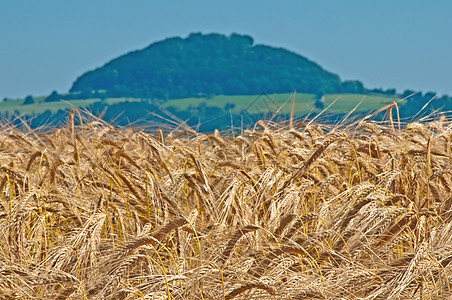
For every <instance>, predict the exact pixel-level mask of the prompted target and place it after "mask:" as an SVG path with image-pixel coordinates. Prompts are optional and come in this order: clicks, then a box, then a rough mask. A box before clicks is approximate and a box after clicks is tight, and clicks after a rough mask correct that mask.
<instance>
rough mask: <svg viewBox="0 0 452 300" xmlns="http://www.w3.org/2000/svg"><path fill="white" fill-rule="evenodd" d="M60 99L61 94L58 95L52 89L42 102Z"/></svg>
mask: <svg viewBox="0 0 452 300" xmlns="http://www.w3.org/2000/svg"><path fill="white" fill-rule="evenodd" d="M60 100H61V95H59V94H58V92H57V91H53V92H52V93H51V94H50V95H49V96H48V97H47V98H45V99H44V102H55V101H60Z"/></svg>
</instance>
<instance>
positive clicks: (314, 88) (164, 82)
mask: <svg viewBox="0 0 452 300" xmlns="http://www.w3.org/2000/svg"><path fill="white" fill-rule="evenodd" d="M86 90H89V91H97V90H105V91H106V93H107V95H108V96H109V97H124V96H125V97H139V98H158V99H174V98H185V97H199V95H210V96H212V95H219V94H224V95H240V94H244V95H247V94H248V95H252V94H260V93H262V92H266V93H288V92H293V91H294V90H297V91H299V92H305V93H315V94H319V95H323V94H324V93H340V92H343V91H346V92H349V93H354V92H356V93H359V92H362V91H363V90H364V87H363V85H362V83H361V82H359V81H346V82H341V80H340V78H339V76H337V75H336V74H333V73H331V72H328V71H326V70H324V69H323V68H322V67H321V66H319V65H318V64H316V63H315V62H312V61H310V60H308V59H307V58H305V57H303V56H301V55H298V54H296V53H293V52H290V51H287V50H285V49H282V48H274V47H269V46H264V45H255V44H254V41H253V38H252V37H250V36H246V35H239V34H232V35H230V36H225V35H220V34H207V35H204V34H201V33H193V34H190V35H189V36H188V37H187V38H185V39H182V38H170V39H166V40H164V41H161V42H157V43H153V44H151V45H150V46H148V47H147V48H145V49H142V50H138V51H133V52H130V53H128V54H125V55H123V56H120V57H118V58H116V59H113V60H112V61H110V62H108V63H107V64H105V65H104V66H103V67H100V68H97V69H95V70H92V71H89V72H86V73H85V74H83V75H82V76H80V77H79V78H77V80H76V81H75V82H74V84H73V86H72V88H71V90H70V91H71V92H82V91H86Z"/></svg>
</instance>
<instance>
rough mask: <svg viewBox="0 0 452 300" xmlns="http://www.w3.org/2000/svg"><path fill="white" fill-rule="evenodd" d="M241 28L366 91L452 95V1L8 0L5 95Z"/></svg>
mask: <svg viewBox="0 0 452 300" xmlns="http://www.w3.org/2000/svg"><path fill="white" fill-rule="evenodd" d="M191 32H203V33H211V32H217V33H223V34H230V33H232V32H237V33H241V34H248V35H251V36H252V37H253V38H254V40H255V42H256V43H259V44H266V45H270V46H276V47H283V48H286V49H289V50H291V51H294V52H297V53H299V54H301V55H304V56H306V57H307V58H309V59H311V60H313V61H315V62H317V63H319V64H320V65H321V66H323V67H324V68H325V69H327V70H329V71H331V72H334V73H336V74H338V75H339V76H340V77H341V78H342V79H358V80H361V81H362V82H363V83H364V84H365V86H366V87H369V88H374V87H383V88H396V89H397V90H398V91H403V90H405V89H414V90H422V91H424V92H426V91H430V90H432V91H435V92H439V93H440V94H444V93H447V94H452V1H451V0H435V1H420V0H404V1H402V0H392V1H389V0H379V1H366V0H356V1H351V0H342V1H339V0H336V1H331V0H330V1H328V0H316V1H304V0H291V1H284V0H281V1H263V0H260V1H255V0H228V1H221V2H220V1H213V0H196V1H187V0H180V1H176V0H166V1H163V0H162V1H151V0H147V1H145V0H128V1H119V0H108V1H107V0H89V1H88V0H78V1H62V0H40V1H33V0H28V1H25V0H1V1H0V97H1V98H3V97H9V98H14V97H24V96H26V95H28V94H32V95H46V94H49V93H50V92H51V91H52V90H57V91H59V92H67V91H68V89H69V88H70V86H71V85H72V83H73V82H74V80H75V79H76V78H77V77H78V76H80V75H81V74H82V73H84V72H85V71H87V70H91V69H94V68H96V67H99V66H101V65H103V64H105V63H106V62H108V61H109V60H111V59H113V58H115V57H117V56H119V55H121V54H125V53H126V52H129V51H132V50H136V49H141V48H144V47H146V46H148V45H149V44H151V43H152V42H155V41H159V40H162V39H165V38H167V37H174V36H180V37H186V36H187V35H188V34H189V33H191Z"/></svg>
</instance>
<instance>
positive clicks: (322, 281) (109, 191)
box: [0, 107, 452, 299]
mask: <svg viewBox="0 0 452 300" xmlns="http://www.w3.org/2000/svg"><path fill="white" fill-rule="evenodd" d="M388 109H389V110H390V109H391V107H389V108H388ZM74 118H77V114H76V113H75V114H74V112H72V113H71V114H70V117H69V120H68V124H67V126H66V127H63V128H59V129H55V130H53V131H49V132H48V133H45V134H42V133H38V132H37V131H32V130H26V129H22V130H17V129H14V128H11V127H9V126H7V125H5V126H4V127H3V128H2V129H1V130H0V139H1V146H0V175H1V176H0V191H1V197H0V232H1V234H0V298H1V299H357V298H365V299H450V297H452V193H451V188H452V180H451V176H452V148H451V141H452V122H451V121H450V120H449V119H447V118H446V117H445V116H438V117H435V118H432V119H431V120H430V121H428V122H414V123H408V124H407V123H404V124H400V123H399V122H398V120H397V118H394V120H393V117H392V115H391V114H389V118H387V119H386V121H384V122H383V121H382V122H373V121H372V118H365V119H362V120H359V121H356V122H350V123H348V124H342V125H341V124H339V125H336V126H330V125H326V124H321V123H316V122H311V123H305V122H301V123H297V124H294V125H293V126H289V125H288V124H274V123H265V122H263V121H259V122H258V123H257V124H256V126H255V127H254V129H252V130H245V131H243V132H242V133H240V134H239V135H235V136H232V135H231V136H226V135H225V134H224V133H220V132H218V131H216V132H215V133H213V134H211V135H206V134H201V133H196V132H193V131H172V132H170V133H168V134H166V133H165V134H164V133H162V132H161V131H159V132H158V133H157V134H150V133H147V132H146V131H142V130H133V129H130V128H124V129H115V128H114V127H112V126H110V125H108V124H105V123H103V122H101V121H99V120H96V119H93V118H91V119H89V118H88V119H85V120H84V123H83V124H82V125H77V126H75V125H74Z"/></svg>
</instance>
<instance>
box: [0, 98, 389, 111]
mask: <svg viewBox="0 0 452 300" xmlns="http://www.w3.org/2000/svg"><path fill="white" fill-rule="evenodd" d="M44 99H45V97H36V98H35V103H34V104H30V105H22V103H23V101H24V99H17V100H8V101H3V102H0V113H5V112H9V113H14V112H18V113H20V114H39V113H42V112H44V111H46V110H50V111H51V112H56V111H58V110H60V109H71V108H74V107H77V108H84V107H87V106H89V105H90V104H93V103H95V102H99V101H101V100H100V99H99V98H91V99H80V100H67V101H59V102H44ZM293 99H295V100H294V113H295V114H306V113H309V112H310V111H313V110H314V111H319V109H318V108H317V109H316V108H315V107H314V103H315V101H316V98H315V95H314V94H305V93H296V94H294V93H285V94H270V95H236V96H225V95H218V96H214V97H212V98H184V99H172V100H168V101H166V102H163V104H162V106H163V107H165V108H171V107H172V108H176V109H178V110H190V109H191V108H196V107H198V106H200V105H205V106H211V107H217V108H220V109H226V110H228V111H231V112H232V113H239V112H240V111H242V110H246V111H247V112H248V113H251V114H255V113H268V112H272V113H274V112H280V113H289V112H290V110H291V106H292V101H293ZM321 100H322V102H323V103H324V107H327V106H329V105H330V104H332V103H333V102H334V103H333V104H332V105H331V106H330V107H329V109H328V111H329V112H338V113H347V112H350V111H351V110H352V109H353V108H354V107H355V106H356V105H357V104H358V103H360V102H361V104H360V105H359V106H358V108H357V110H356V111H358V112H359V111H368V110H372V109H378V108H381V107H382V106H384V105H385V104H388V103H391V102H392V101H394V100H395V98H393V97H388V96H384V95H381V96H380V95H378V96H375V95H372V96H369V95H363V94H326V95H325V96H324V97H322V99H321ZM125 101H129V102H135V101H141V99H137V98H109V99H106V100H105V102H106V103H107V104H110V105H111V104H115V103H121V102H125Z"/></svg>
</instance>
